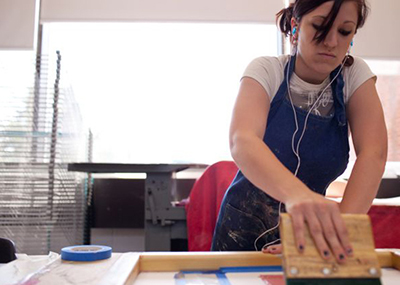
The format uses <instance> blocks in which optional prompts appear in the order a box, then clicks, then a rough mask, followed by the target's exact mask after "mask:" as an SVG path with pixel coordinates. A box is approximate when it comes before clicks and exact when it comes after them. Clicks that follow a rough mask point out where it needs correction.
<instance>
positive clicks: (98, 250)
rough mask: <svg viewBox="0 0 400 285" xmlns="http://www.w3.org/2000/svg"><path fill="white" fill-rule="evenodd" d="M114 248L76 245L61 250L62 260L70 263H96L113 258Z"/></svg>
mask: <svg viewBox="0 0 400 285" xmlns="http://www.w3.org/2000/svg"><path fill="white" fill-rule="evenodd" d="M111 253H112V248H111V247H109V246H103V245H75V246H68V247H64V248H63V249H61V259H63V260H69V261H95V260H102V259H107V258H110V257H111Z"/></svg>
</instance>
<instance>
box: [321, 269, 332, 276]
mask: <svg viewBox="0 0 400 285" xmlns="http://www.w3.org/2000/svg"><path fill="white" fill-rule="evenodd" d="M322 273H323V274H324V275H330V274H331V273H332V271H331V270H330V269H329V268H328V267H324V268H322Z"/></svg>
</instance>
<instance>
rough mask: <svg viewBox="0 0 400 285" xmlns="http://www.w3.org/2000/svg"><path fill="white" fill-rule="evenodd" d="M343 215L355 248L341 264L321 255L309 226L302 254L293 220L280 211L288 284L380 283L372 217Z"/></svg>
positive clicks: (283, 263)
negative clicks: (299, 249)
mask: <svg viewBox="0 0 400 285" xmlns="http://www.w3.org/2000/svg"><path fill="white" fill-rule="evenodd" d="M342 217H343V219H344V222H345V224H346V227H347V230H348V233H349V238H350V242H351V245H352V247H353V256H351V257H347V259H346V262H345V263H344V264H339V263H338V262H337V261H336V259H335V258H334V257H333V256H331V258H330V259H329V260H325V259H323V258H322V257H321V256H320V254H319V251H318V250H317V248H316V246H315V244H314V241H313V239H312V237H311V235H310V232H309V230H308V227H307V229H306V230H305V238H306V245H305V249H304V251H303V252H302V253H300V252H299V251H298V250H297V247H296V243H295V238H294V234H293V226H292V219H291V217H290V215H289V214H285V213H284V214H281V223H280V235H281V241H282V246H283V261H282V265H283V269H284V275H285V279H286V284H287V285H299V284H304V285H305V284H307V285H315V284H324V285H331V284H335V285H336V284H338V285H339V284H340V285H343V284H348V285H358V284H360V285H361V284H362V285H370V284H371V285H380V284H381V281H380V277H381V269H380V266H379V261H378V256H377V254H376V252H375V245H374V239H373V236H372V227H371V222H370V219H369V216H368V215H361V214H342Z"/></svg>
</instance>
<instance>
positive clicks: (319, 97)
mask: <svg viewBox="0 0 400 285" xmlns="http://www.w3.org/2000/svg"><path fill="white" fill-rule="evenodd" d="M347 58H348V55H346V58H345V59H344V61H343V63H342V65H341V66H340V69H339V71H338V72H337V73H336V75H335V77H334V78H333V79H332V80H331V81H330V82H329V84H328V85H327V86H326V87H325V88H324V89H323V90H322V92H321V94H320V95H319V96H318V98H317V100H315V102H314V104H313V105H312V106H311V108H310V110H309V111H308V112H307V115H306V118H305V120H304V127H303V131H302V132H301V136H300V138H299V141H298V142H297V146H296V149H295V147H294V141H295V137H296V134H297V132H298V131H299V124H298V121H297V114H296V110H295V108H294V104H293V100H292V95H291V93H290V84H289V83H290V82H289V70H290V62H291V57H290V58H289V63H288V67H287V70H286V85H287V91H288V95H289V99H290V105H291V106H292V110H293V115H294V121H295V125H296V130H295V131H294V133H293V136H292V151H293V153H294V155H295V156H296V157H297V167H296V170H295V172H294V176H296V177H297V173H298V171H299V169H300V164H301V159H300V155H299V149H300V142H301V140H302V139H303V136H304V133H305V132H306V127H307V121H308V117H309V115H310V114H311V112H312V110H313V109H314V108H315V106H316V105H317V102H318V101H319V100H320V99H321V98H322V95H323V94H324V93H325V91H326V90H327V89H328V88H329V86H331V84H332V82H333V81H335V79H336V78H337V77H338V76H339V74H340V72H341V71H342V69H343V66H344V64H345V62H346V60H347ZM281 206H282V202H279V207H278V222H277V224H276V225H275V226H274V227H273V228H270V229H268V230H266V231H265V232H263V233H262V234H261V235H259V236H258V237H257V238H256V240H255V241H254V248H255V249H256V251H258V248H257V242H258V240H259V239H260V238H261V237H263V236H264V235H266V234H267V233H269V232H271V231H273V230H275V229H276V228H278V227H279V225H280V219H279V216H280V214H281V208H282V207H281ZM278 241H280V239H276V240H274V241H271V242H268V243H266V244H264V245H263V247H262V248H261V250H262V249H264V248H266V247H267V246H270V245H272V244H274V243H276V242H278Z"/></svg>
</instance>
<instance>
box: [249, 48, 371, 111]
mask: <svg viewBox="0 0 400 285" xmlns="http://www.w3.org/2000/svg"><path fill="white" fill-rule="evenodd" d="M353 57H354V63H353V64H352V65H351V66H349V67H346V66H345V67H343V71H342V75H343V80H344V83H345V85H344V89H343V92H344V100H345V103H347V102H348V101H349V99H350V97H351V96H352V95H353V93H354V92H355V91H356V90H357V88H358V87H360V86H361V85H362V84H363V83H364V82H365V81H367V80H368V79H370V78H372V77H374V78H375V79H376V76H375V74H373V73H372V71H371V69H370V68H369V66H368V65H367V63H366V62H365V61H364V60H363V59H361V58H359V57H355V56H353ZM289 58H290V56H289V55H281V56H279V57H270V56H263V57H258V58H256V59H254V60H253V61H252V62H251V63H250V64H249V65H248V66H247V68H246V70H245V72H244V74H243V77H251V78H253V79H255V80H256V81H257V82H259V83H260V84H261V85H262V86H263V87H264V89H265V91H266V92H267V94H268V95H269V97H270V99H271V101H272V100H273V98H274V96H275V94H276V93H277V92H278V89H279V86H280V85H281V84H282V81H283V79H284V69H285V66H286V63H287V61H288V60H289ZM330 81H331V79H330V76H328V77H327V78H326V79H325V80H324V81H323V82H322V83H321V84H311V83H307V82H305V81H303V80H302V79H300V78H299V77H298V76H297V75H296V74H295V73H293V74H292V77H291V79H290V93H291V97H292V100H293V103H294V104H295V105H296V106H298V107H300V108H304V109H305V110H309V108H311V106H312V105H313V104H314V102H315V101H316V100H317V98H318V97H319V95H320V93H321V92H322V91H323V90H324V88H325V87H326V86H327V85H328V84H329V82H330ZM333 111H334V108H333V96H332V89H331V87H328V88H327V89H326V90H325V91H324V93H323V94H322V98H321V99H320V100H319V101H318V102H317V104H316V107H315V108H314V109H313V113H314V114H316V115H321V116H332V115H333V113H334V112H333Z"/></svg>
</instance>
